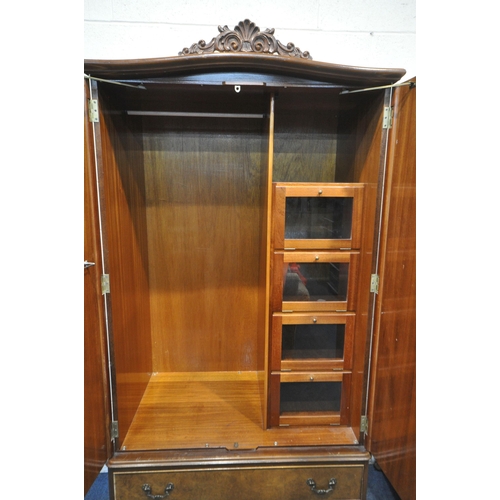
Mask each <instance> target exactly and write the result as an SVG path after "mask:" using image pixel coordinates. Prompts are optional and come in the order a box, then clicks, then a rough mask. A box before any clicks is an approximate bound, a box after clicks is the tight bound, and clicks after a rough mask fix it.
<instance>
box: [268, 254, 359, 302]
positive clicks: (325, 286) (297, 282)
mask: <svg viewBox="0 0 500 500" xmlns="http://www.w3.org/2000/svg"><path fill="white" fill-rule="evenodd" d="M358 258H359V253H358V252H286V251H285V252H275V254H274V271H273V311H275V312H276V311H333V312H335V311H354V310H355V304H354V301H355V288H356V272H357V263H358Z"/></svg>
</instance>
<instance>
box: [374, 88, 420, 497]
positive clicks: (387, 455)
mask: <svg viewBox="0 0 500 500" xmlns="http://www.w3.org/2000/svg"><path fill="white" fill-rule="evenodd" d="M413 81H414V82H415V86H413V85H410V86H402V87H397V88H396V89H394V94H393V113H394V114H393V124H392V128H391V130H390V134H389V143H388V156H387V173H386V180H385V189H384V204H383V206H384V211H383V214H382V225H381V248H380V258H379V264H378V275H379V290H378V295H377V301H376V306H375V316H374V317H375V324H374V335H373V347H372V369H371V375H370V393H369V412H368V415H369V430H368V434H367V449H368V450H369V451H370V452H371V453H372V455H373V456H374V458H375V460H376V463H377V464H378V466H379V467H380V468H381V469H382V471H383V472H384V474H385V475H386V476H387V478H388V479H389V481H390V482H391V484H392V485H393V486H394V488H395V490H396V491H397V493H398V494H399V496H400V497H401V498H402V499H403V500H411V499H414V498H416V484H415V477H416V471H415V470H416V256H415V253H416V119H415V115H416V80H413Z"/></svg>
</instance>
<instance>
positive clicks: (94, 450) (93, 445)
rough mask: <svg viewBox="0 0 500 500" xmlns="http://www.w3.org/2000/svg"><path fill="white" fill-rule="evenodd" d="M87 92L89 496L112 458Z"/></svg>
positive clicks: (86, 456)
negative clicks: (95, 482) (97, 478)
mask: <svg viewBox="0 0 500 500" xmlns="http://www.w3.org/2000/svg"><path fill="white" fill-rule="evenodd" d="M84 92H85V102H84V104H85V106H84V107H85V119H84V141H85V147H84V169H85V172H84V300H85V306H84V307H85V311H84V323H85V326H84V349H85V351H84V352H85V363H84V367H85V375H84V385H85V388H84V397H85V410H84V412H85V416H84V422H85V428H84V443H85V444H84V450H85V451H84V485H85V493H87V491H88V490H89V488H90V486H91V485H92V483H93V482H94V480H95V479H96V477H97V475H98V474H99V472H100V470H101V469H102V467H103V466H104V464H105V463H106V461H107V459H108V458H109V453H110V439H109V421H110V416H109V410H108V408H109V403H108V401H109V397H108V394H109V384H108V376H107V368H106V365H107V364H106V359H107V347H106V328H105V310H104V301H103V296H102V292H101V274H102V259H101V244H100V229H99V217H98V201H97V182H96V171H95V156H94V138H93V124H92V122H91V121H90V119H89V108H88V101H89V87H88V82H85V91H84Z"/></svg>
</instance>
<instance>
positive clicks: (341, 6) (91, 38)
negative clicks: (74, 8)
mask: <svg viewBox="0 0 500 500" xmlns="http://www.w3.org/2000/svg"><path fill="white" fill-rule="evenodd" d="M415 2H416V0H371V1H370V0H266V1H264V0H252V1H248V0H247V1H245V2H242V1H232V2H231V1H228V0H223V1H220V0H212V1H210V2H208V1H206V0H204V1H201V0H185V1H182V0H177V1H175V2H173V1H169V0H84V15H85V22H84V57H85V59H136V58H149V57H168V56H176V55H177V54H178V52H180V51H181V50H182V49H183V48H184V47H189V46H190V45H191V44H193V43H195V42H198V41H199V40H205V41H206V42H209V41H210V40H211V39H212V38H213V37H214V36H216V35H217V34H218V33H219V31H218V26H219V25H220V26H225V25H227V26H228V27H229V28H230V29H233V28H234V26H236V25H237V24H238V23H239V22H240V21H243V20H244V19H250V21H253V22H254V23H255V24H256V25H257V26H259V28H261V29H265V28H275V33H274V34H275V37H276V38H277V39H278V40H279V41H281V42H283V43H288V42H292V43H294V44H295V45H296V46H297V47H299V48H300V49H301V50H302V51H306V50H307V51H309V52H310V53H311V55H312V57H313V59H314V60H316V61H325V62H332V63H338V64H347V65H353V66H369V67H386V68H404V69H406V71H407V74H406V75H405V77H404V78H403V80H406V79H408V78H410V77H413V76H415V75H416V61H415V57H416V49H415V45H416V43H415V42H416V40H415V38H416V6H415Z"/></svg>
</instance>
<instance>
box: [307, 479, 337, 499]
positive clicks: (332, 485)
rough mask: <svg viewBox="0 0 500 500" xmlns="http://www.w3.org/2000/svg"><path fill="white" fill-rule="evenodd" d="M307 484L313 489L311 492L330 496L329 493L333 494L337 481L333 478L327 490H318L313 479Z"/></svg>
mask: <svg viewBox="0 0 500 500" xmlns="http://www.w3.org/2000/svg"><path fill="white" fill-rule="evenodd" d="M306 483H307V485H308V486H310V487H311V491H312V492H314V493H316V495H328V493H331V492H332V491H333V488H335V485H336V484H337V481H336V480H335V479H334V478H333V477H332V478H331V479H330V481H329V482H328V486H329V488H328V489H327V490H317V489H316V482H315V481H314V480H313V479H308V480H307V481H306Z"/></svg>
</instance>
